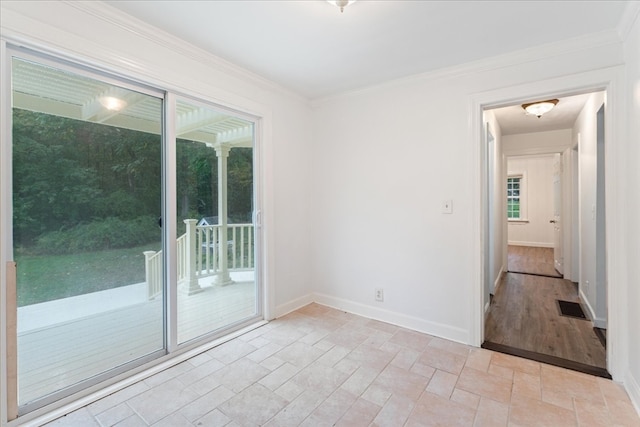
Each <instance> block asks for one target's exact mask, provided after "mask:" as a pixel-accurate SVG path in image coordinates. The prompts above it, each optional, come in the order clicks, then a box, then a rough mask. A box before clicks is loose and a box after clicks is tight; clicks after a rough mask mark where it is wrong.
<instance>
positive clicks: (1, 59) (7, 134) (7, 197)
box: [0, 40, 13, 426]
mask: <svg viewBox="0 0 640 427" xmlns="http://www.w3.org/2000/svg"><path fill="white" fill-rule="evenodd" d="M10 76H11V61H9V59H8V52H7V44H6V43H5V41H4V40H0V122H2V123H11V114H12V110H11V108H6V107H7V106H10V105H11V95H10V94H11V85H10ZM11 140H12V136H11V126H1V127H0V205H1V206H2V207H3V209H0V235H1V236H2V239H0V284H3V283H5V282H6V277H7V276H6V275H7V268H6V264H5V262H6V261H8V260H10V259H11V258H12V255H11V253H12V248H13V233H12V232H8V231H9V230H11V227H12V225H11V221H12V209H13V208H12V200H11V199H12V195H11V187H12V175H11V173H10V172H11V167H10V161H11V160H10V159H11V158H12V154H11V144H10V141H11ZM6 301H7V299H6V286H5V285H2V286H0V325H2V327H0V425H2V426H5V425H6V422H7V419H6V417H7V413H8V412H7V359H6V355H7V331H6V328H5V326H4V325H5V324H6V323H5V320H6V319H7V303H6Z"/></svg>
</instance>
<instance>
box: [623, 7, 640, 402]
mask: <svg viewBox="0 0 640 427" xmlns="http://www.w3.org/2000/svg"><path fill="white" fill-rule="evenodd" d="M636 19H640V2H637V1H628V2H627V7H626V9H625V11H624V13H623V14H622V19H621V20H620V24H618V34H619V35H620V38H621V39H622V40H623V41H626V40H627V38H629V34H630V33H631V29H632V28H633V24H634V22H635V21H636ZM638 412H640V411H638Z"/></svg>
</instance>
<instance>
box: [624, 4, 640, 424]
mask: <svg viewBox="0 0 640 427" xmlns="http://www.w3.org/2000/svg"><path fill="white" fill-rule="evenodd" d="M624 52H625V60H626V63H627V64H628V65H627V69H626V72H627V75H626V84H625V88H624V89H625V93H626V94H627V95H628V102H627V108H628V111H627V112H628V114H627V120H626V123H627V126H628V127H627V129H626V130H627V132H628V134H627V137H628V138H629V141H630V142H631V144H628V146H627V147H628V152H627V157H626V158H627V164H626V170H627V171H628V180H627V183H626V184H627V186H626V187H625V189H624V190H625V200H626V202H627V206H626V211H627V212H628V216H627V222H626V223H625V224H624V225H623V227H624V229H625V231H626V234H627V236H628V238H627V250H626V257H627V260H628V263H627V267H628V271H627V281H628V283H629V287H628V295H624V300H625V301H627V307H624V308H622V307H621V309H623V310H624V311H625V312H626V313H625V314H626V316H625V318H626V322H625V324H624V325H621V327H622V328H624V331H625V334H626V336H627V341H628V343H629V350H628V358H629V361H628V363H629V370H628V372H627V373H626V375H625V383H626V386H627V391H629V393H630V394H631V396H632V400H633V401H634V403H635V405H636V409H637V410H638V412H640V327H639V326H638V325H640V262H639V260H640V221H638V212H640V168H639V167H638V165H640V143H639V141H640V120H639V118H640V17H639V16H638V15H636V17H635V22H634V23H633V26H632V27H631V31H630V32H629V35H628V36H627V42H626V43H625V46H624Z"/></svg>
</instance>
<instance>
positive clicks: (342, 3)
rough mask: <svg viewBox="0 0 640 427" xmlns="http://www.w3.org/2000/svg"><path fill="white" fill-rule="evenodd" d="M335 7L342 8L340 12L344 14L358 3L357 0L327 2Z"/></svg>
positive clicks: (331, 0)
mask: <svg viewBox="0 0 640 427" xmlns="http://www.w3.org/2000/svg"><path fill="white" fill-rule="evenodd" d="M327 1H328V2H329V3H331V4H332V5H334V6H338V7H339V8H340V12H344V8H345V7H347V6H349V5H350V4H353V3H355V2H356V0H327Z"/></svg>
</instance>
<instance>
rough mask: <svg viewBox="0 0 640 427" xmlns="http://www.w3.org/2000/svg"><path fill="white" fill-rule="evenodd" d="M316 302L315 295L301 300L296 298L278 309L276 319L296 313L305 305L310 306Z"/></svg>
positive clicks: (302, 297)
mask: <svg viewBox="0 0 640 427" xmlns="http://www.w3.org/2000/svg"><path fill="white" fill-rule="evenodd" d="M312 302H314V299H313V294H307V295H304V296H301V297H300V298H296V299H294V300H293V301H289V302H286V303H284V304H282V305H279V306H277V307H276V310H275V317H276V318H278V317H282V316H284V315H285V314H289V313H291V312H292V311H296V310H297V309H299V308H302V307H304V306H305V305H309V304H311V303H312Z"/></svg>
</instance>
